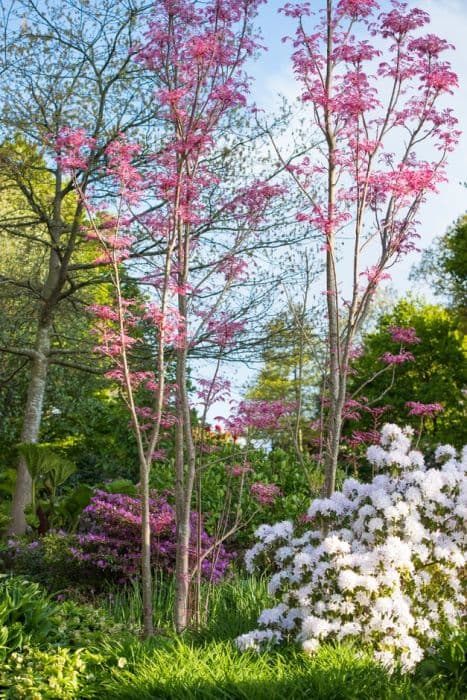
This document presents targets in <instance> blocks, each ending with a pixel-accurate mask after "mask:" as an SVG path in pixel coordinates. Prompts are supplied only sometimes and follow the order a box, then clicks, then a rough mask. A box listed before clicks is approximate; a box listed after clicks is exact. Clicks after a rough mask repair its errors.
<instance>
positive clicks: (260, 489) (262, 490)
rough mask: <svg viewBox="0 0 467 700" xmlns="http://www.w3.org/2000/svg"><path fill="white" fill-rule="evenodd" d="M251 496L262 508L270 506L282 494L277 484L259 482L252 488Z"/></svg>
mask: <svg viewBox="0 0 467 700" xmlns="http://www.w3.org/2000/svg"><path fill="white" fill-rule="evenodd" d="M250 494H251V495H252V497H253V498H254V499H255V501H257V502H258V503H259V504H260V505H262V506H270V505H272V504H273V503H274V501H275V500H276V498H278V497H279V496H281V495H282V492H281V490H280V488H279V487H278V486H276V485H275V484H263V483H262V482H261V481H257V482H255V483H254V484H251V486H250Z"/></svg>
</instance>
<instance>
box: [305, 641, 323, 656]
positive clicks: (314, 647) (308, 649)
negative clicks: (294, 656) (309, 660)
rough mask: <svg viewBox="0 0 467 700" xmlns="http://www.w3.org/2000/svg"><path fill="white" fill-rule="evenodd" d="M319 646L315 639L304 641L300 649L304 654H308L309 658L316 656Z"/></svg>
mask: <svg viewBox="0 0 467 700" xmlns="http://www.w3.org/2000/svg"><path fill="white" fill-rule="evenodd" d="M319 646H320V645H319V641H318V640H317V639H306V640H305V641H304V642H303V644H302V649H303V651H304V652H305V654H310V656H312V655H313V654H316V652H317V651H318V649H319Z"/></svg>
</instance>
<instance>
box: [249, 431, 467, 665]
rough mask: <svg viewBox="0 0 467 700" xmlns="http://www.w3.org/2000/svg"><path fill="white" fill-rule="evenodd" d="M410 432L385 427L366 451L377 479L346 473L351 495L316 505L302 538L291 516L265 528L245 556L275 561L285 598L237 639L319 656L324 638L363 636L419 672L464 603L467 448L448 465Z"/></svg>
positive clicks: (447, 456) (378, 653) (445, 453)
mask: <svg viewBox="0 0 467 700" xmlns="http://www.w3.org/2000/svg"><path fill="white" fill-rule="evenodd" d="M410 438H411V432H410V429H404V430H401V429H400V428H399V427H398V426H395V425H385V426H384V428H383V430H382V437H381V446H373V447H370V448H369V449H368V454H367V457H368V459H369V460H370V461H371V462H373V464H374V466H375V467H376V468H377V469H379V470H383V469H385V470H386V471H387V472H388V473H385V474H383V473H382V474H378V475H377V476H376V477H375V478H374V479H373V481H372V482H371V483H367V484H365V483H360V482H358V481H356V480H355V479H348V480H347V481H345V483H344V485H343V489H342V492H339V493H335V494H334V495H333V496H332V497H331V498H327V499H319V500H316V501H314V502H313V504H312V505H311V508H310V509H309V511H308V519H309V521H310V524H312V525H313V529H312V530H308V531H307V532H305V534H303V535H302V536H300V537H297V536H296V534H295V532H294V528H293V526H292V523H291V522H288V521H286V522H282V523H277V524H276V525H272V526H268V525H262V526H261V527H260V528H259V529H258V530H257V532H256V536H257V537H258V540H259V541H258V543H257V544H255V546H254V547H253V549H251V550H250V551H249V552H248V553H247V557H246V558H247V566H248V568H249V570H250V571H253V570H254V569H255V566H257V565H260V564H261V562H264V561H269V562H271V561H272V562H274V564H275V567H276V573H274V575H273V576H272V578H271V580H270V583H269V591H270V593H271V595H273V596H275V597H277V598H278V600H279V604H278V605H276V606H275V607H273V608H270V609H268V610H264V611H263V612H262V613H261V615H260V617H259V619H258V624H259V625H260V629H258V630H255V631H253V632H250V633H248V634H244V635H242V636H241V637H238V638H237V640H236V643H237V645H238V647H239V648H240V649H248V648H250V649H251V648H253V649H260V648H262V647H264V646H265V645H268V644H274V643H278V642H280V641H282V640H291V639H293V638H295V640H297V641H299V642H300V643H301V644H302V646H303V649H304V651H306V652H308V653H314V652H315V651H316V650H317V649H318V647H319V645H320V643H321V642H322V641H323V640H326V639H328V640H343V639H350V638H354V639H356V638H358V639H359V640H360V642H362V643H364V644H368V645H370V646H371V648H372V649H373V651H374V657H375V659H376V660H377V661H378V662H379V663H381V664H383V665H384V666H385V667H386V668H388V669H390V670H391V669H393V668H394V667H395V665H396V664H401V666H402V668H403V669H404V670H406V671H409V670H411V669H413V668H414V667H415V665H416V664H417V663H418V662H419V661H420V660H421V659H422V658H423V655H424V653H425V651H426V649H428V648H429V647H430V646H432V645H433V641H434V640H436V639H437V638H438V637H439V634H440V630H441V628H442V626H443V625H445V624H448V625H451V626H455V625H457V624H459V622H460V616H461V611H462V609H463V607H464V605H465V589H463V586H465V579H463V576H462V573H463V570H464V571H465V558H464V553H465V544H466V533H465V523H466V519H467V480H466V478H465V471H466V463H467V452H466V449H465V448H464V453H463V459H457V455H456V452H455V450H454V449H453V448H452V447H450V446H444V447H441V448H438V450H437V451H436V455H435V457H436V459H437V460H438V462H440V464H439V468H427V467H426V466H425V464H424V459H423V455H422V454H421V453H420V452H416V451H411V450H410Z"/></svg>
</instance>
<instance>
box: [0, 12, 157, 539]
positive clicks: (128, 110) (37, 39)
mask: <svg viewBox="0 0 467 700" xmlns="http://www.w3.org/2000/svg"><path fill="white" fill-rule="evenodd" d="M2 9H3V18H2V19H3V22H2V37H3V47H2V52H1V56H2V58H1V66H0V70H1V73H0V90H1V92H2V98H3V107H2V112H1V115H0V138H1V140H2V144H1V147H0V164H1V169H2V186H3V187H4V188H7V189H10V190H11V189H14V190H16V191H18V192H20V193H21V195H22V197H23V198H24V200H25V204H26V206H25V207H24V208H23V209H22V210H21V211H20V212H19V211H18V208H17V207H11V208H10V209H9V210H8V211H6V210H5V208H4V209H3V211H2V220H1V222H0V226H1V229H2V232H3V234H4V235H7V236H8V237H10V238H14V239H16V240H18V239H19V240H22V241H29V242H30V243H31V244H34V259H35V260H40V261H41V269H40V270H39V271H38V274H36V276H35V278H34V279H29V278H28V277H25V275H24V273H25V272H26V274H27V273H28V270H27V269H26V270H22V271H21V270H20V271H16V272H19V273H20V274H16V275H15V274H14V273H13V274H11V273H9V272H5V273H4V274H2V277H1V278H0V281H1V283H2V287H3V289H4V291H5V290H6V291H8V293H10V294H13V295H16V294H17V293H18V292H19V293H21V294H24V293H25V292H27V295H28V299H29V301H28V303H29V304H30V305H31V307H32V313H31V315H30V319H31V318H34V319H35V320H34V329H33V330H32V336H33V337H32V338H30V339H28V340H29V342H28V344H27V345H24V346H23V347H18V346H15V345H13V344H11V342H8V343H7V344H6V345H4V346H3V348H2V350H3V352H7V353H9V354H16V355H18V356H20V357H22V358H26V359H27V360H28V363H29V371H30V375H29V380H28V390H27V397H26V403H25V408H24V420H23V427H22V433H21V441H22V442H36V441H37V439H38V434H39V428H40V423H41V417H42V407H43V402H44V395H45V389H46V385H47V377H48V370H49V366H50V365H51V363H52V362H54V363H58V362H60V363H61V364H62V365H64V364H66V365H68V366H70V365H71V366H74V367H76V365H77V364H79V352H78V353H77V355H76V350H77V348H76V345H75V341H76V339H75V338H73V337H71V338H70V337H68V338H67V335H66V332H65V336H64V337H65V339H66V341H65V342H64V343H62V339H61V335H60V332H58V327H57V326H58V312H59V309H61V308H62V307H63V306H64V305H71V308H74V311H75V312H76V308H77V307H78V308H79V306H80V304H79V301H77V300H79V299H82V297H83V295H84V297H85V296H86V295H85V291H86V289H88V288H89V286H90V285H95V284H102V283H105V282H106V281H108V278H106V275H105V272H104V273H103V272H102V267H101V266H100V265H99V264H94V263H93V262H92V261H90V259H89V258H87V259H86V256H85V257H84V258H83V257H82V256H81V255H80V251H81V250H82V247H83V245H84V244H85V234H84V233H83V230H82V225H83V204H82V202H81V201H80V200H79V198H78V199H77V198H76V195H75V192H74V190H73V185H72V183H71V182H70V179H69V178H68V177H67V176H66V167H65V165H66V159H67V151H68V150H69V148H70V145H71V144H70V141H69V138H68V136H69V134H70V133H71V132H70V128H71V127H75V128H79V129H81V130H82V131H81V132H79V134H80V135H81V137H82V136H83V134H84V133H85V132H86V133H88V134H89V135H90V136H89V139H88V140H85V141H83V142H82V143H81V146H82V150H81V155H80V158H81V160H80V162H77V163H76V165H77V166H78V169H79V175H78V177H79V180H80V186H81V188H82V190H83V191H86V189H87V188H88V187H89V186H93V187H94V188H96V187H102V185H103V183H102V171H101V166H102V163H103V160H104V152H105V148H106V146H107V145H108V143H109V142H110V141H111V140H112V139H114V138H115V136H116V134H117V133H128V132H131V133H132V134H136V133H138V134H139V135H142V134H144V129H145V127H147V126H148V125H149V124H152V123H153V122H154V118H155V112H156V109H157V105H156V104H155V103H154V101H152V100H151V99H150V97H149V96H150V94H151V89H150V87H149V86H148V77H147V73H146V72H145V70H144V69H143V68H141V67H139V66H137V65H135V64H134V62H133V60H132V58H131V56H130V53H129V48H130V46H131V44H132V41H133V36H134V33H135V32H137V24H138V19H139V17H140V16H141V14H142V12H143V10H144V5H143V4H142V3H133V2H128V3H127V2H119V3H115V2H112V1H111V0H104V2H79V3H75V2H71V0H70V1H69V2H68V1H66V2H60V3H56V2H54V1H53V0H52V1H51V2H45V3H35V2H34V1H33V0H31V1H30V0H24V1H22V0H20V1H19V2H15V3H12V4H11V6H10V7H5V6H3V7H2ZM57 139H58V140H57ZM78 140H79V136H78ZM75 145H76V144H75ZM57 147H58V148H59V151H60V155H61V159H60V158H59V159H58V161H57V162H56V163H53V162H52V157H53V156H55V155H56V151H55V150H54V149H55V148H57ZM38 229H40V231H41V233H40V235H34V232H37V231H38ZM75 304H76V305H77V306H73V305H75ZM30 327H31V328H32V324H31V323H30ZM60 330H61V329H60ZM10 341H11V339H10ZM29 501H30V478H29V475H28V473H27V469H26V465H25V463H24V460H20V462H19V464H18V475H17V481H16V490H15V495H14V500H13V511H12V515H13V519H12V531H14V532H22V531H24V529H25V519H24V508H25V506H26V505H27V504H28V503H29Z"/></svg>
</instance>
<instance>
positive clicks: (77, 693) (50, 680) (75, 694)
mask: <svg viewBox="0 0 467 700" xmlns="http://www.w3.org/2000/svg"><path fill="white" fill-rule="evenodd" d="M100 661H101V657H99V656H98V655H96V654H91V653H90V652H88V651H85V650H83V649H77V650H76V651H71V650H70V649H66V648H59V649H48V650H45V651H42V650H40V649H37V648H28V649H25V651H24V653H22V654H20V653H17V652H15V653H13V654H11V655H10V657H9V659H8V660H7V662H6V663H5V664H4V665H3V666H2V668H1V670H0V693H1V690H3V691H4V692H3V694H2V695H1V697H5V699H6V700H22V699H23V698H24V700H62V699H63V700H68V698H69V699H70V700H76V698H83V697H86V695H85V692H86V691H85V688H86V686H89V684H90V683H92V682H93V680H94V679H95V673H94V672H93V671H94V670H95V666H96V664H97V663H99V662H100ZM88 697H89V696H88Z"/></svg>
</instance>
